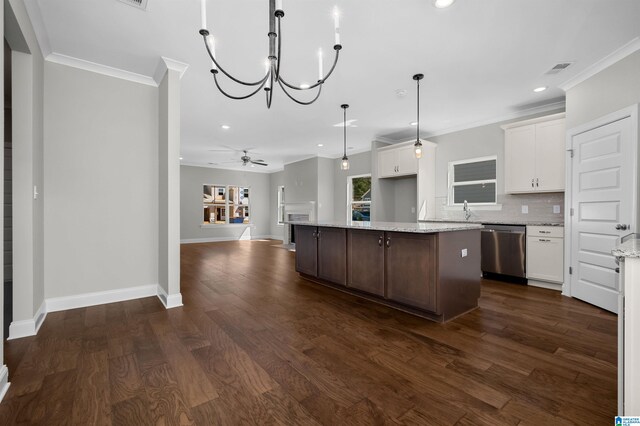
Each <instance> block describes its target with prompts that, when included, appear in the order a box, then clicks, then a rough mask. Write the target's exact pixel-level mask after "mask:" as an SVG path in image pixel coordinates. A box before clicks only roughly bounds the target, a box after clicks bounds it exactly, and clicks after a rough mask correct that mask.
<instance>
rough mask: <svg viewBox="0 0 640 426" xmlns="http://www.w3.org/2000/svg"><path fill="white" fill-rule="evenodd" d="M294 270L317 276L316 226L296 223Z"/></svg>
mask: <svg viewBox="0 0 640 426" xmlns="http://www.w3.org/2000/svg"><path fill="white" fill-rule="evenodd" d="M295 235H296V271H298V272H300V273H301V274H307V275H311V276H312V277H317V276H318V240H317V235H318V228H316V227H315V226H304V225H296V233H295Z"/></svg>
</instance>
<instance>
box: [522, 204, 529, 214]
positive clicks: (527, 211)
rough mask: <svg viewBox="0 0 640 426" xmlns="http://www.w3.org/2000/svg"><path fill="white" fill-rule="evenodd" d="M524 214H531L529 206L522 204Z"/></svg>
mask: <svg viewBox="0 0 640 426" xmlns="http://www.w3.org/2000/svg"><path fill="white" fill-rule="evenodd" d="M522 214H529V206H522Z"/></svg>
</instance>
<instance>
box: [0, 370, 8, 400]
mask: <svg viewBox="0 0 640 426" xmlns="http://www.w3.org/2000/svg"><path fill="white" fill-rule="evenodd" d="M9 386H11V383H9V369H8V368H7V366H6V365H3V366H2V367H0V402H1V401H2V399H3V398H4V396H5V395H6V394H7V391H8V390H9Z"/></svg>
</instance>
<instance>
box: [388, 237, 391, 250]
mask: <svg viewBox="0 0 640 426" xmlns="http://www.w3.org/2000/svg"><path fill="white" fill-rule="evenodd" d="M390 246H391V237H387V248H388V247H390Z"/></svg>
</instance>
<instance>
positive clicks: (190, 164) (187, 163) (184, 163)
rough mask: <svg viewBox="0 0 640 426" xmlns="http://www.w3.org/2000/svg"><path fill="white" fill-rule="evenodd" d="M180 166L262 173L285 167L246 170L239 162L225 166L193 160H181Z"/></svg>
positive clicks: (273, 171) (274, 171)
mask: <svg viewBox="0 0 640 426" xmlns="http://www.w3.org/2000/svg"><path fill="white" fill-rule="evenodd" d="M180 166H186V167H205V168H207V169H218V170H232V171H235V172H242V173H261V174H264V173H266V174H271V173H277V172H281V171H283V170H284V169H277V170H270V169H267V170H264V169H263V168H260V169H252V170H246V167H243V166H242V165H241V164H238V165H237V166H229V167H223V166H220V165H219V164H216V165H213V164H199V163H193V162H191V161H180Z"/></svg>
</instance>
